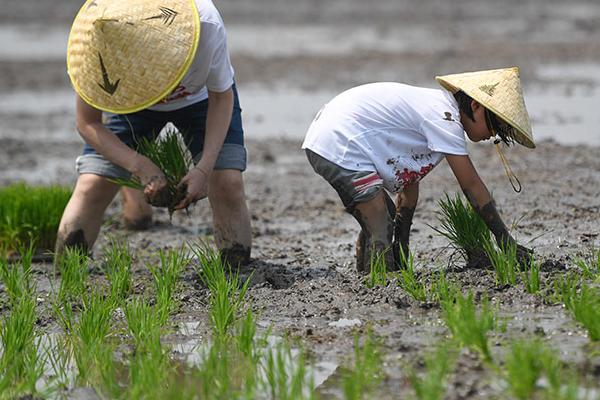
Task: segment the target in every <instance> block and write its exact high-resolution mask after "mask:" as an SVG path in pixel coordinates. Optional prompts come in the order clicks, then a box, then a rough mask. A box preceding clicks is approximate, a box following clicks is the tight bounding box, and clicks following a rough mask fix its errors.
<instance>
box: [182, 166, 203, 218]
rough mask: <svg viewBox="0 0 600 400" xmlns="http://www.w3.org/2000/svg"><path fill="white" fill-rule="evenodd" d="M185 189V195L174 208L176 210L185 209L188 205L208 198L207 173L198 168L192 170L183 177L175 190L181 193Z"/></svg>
mask: <svg viewBox="0 0 600 400" xmlns="http://www.w3.org/2000/svg"><path fill="white" fill-rule="evenodd" d="M186 187H187V192H186V195H185V197H184V198H183V200H181V201H180V202H179V204H177V205H176V206H175V209H176V210H181V209H182V208H186V207H188V206H189V205H190V204H192V203H195V202H196V201H198V200H202V199H203V198H205V197H206V196H208V173H207V172H206V171H204V170H203V169H201V168H198V167H196V168H192V169H191V170H190V172H188V174H187V175H186V176H184V177H183V179H182V180H181V182H180V183H179V185H178V186H177V189H178V190H182V191H183V190H185V188H186Z"/></svg>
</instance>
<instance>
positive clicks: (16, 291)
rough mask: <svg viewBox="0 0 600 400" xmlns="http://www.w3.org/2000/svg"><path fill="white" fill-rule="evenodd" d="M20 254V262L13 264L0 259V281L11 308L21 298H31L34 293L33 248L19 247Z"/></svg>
mask: <svg viewBox="0 0 600 400" xmlns="http://www.w3.org/2000/svg"><path fill="white" fill-rule="evenodd" d="M20 254H21V257H20V262H18V263H15V264H10V263H9V262H8V260H7V259H5V258H0V280H2V283H3V284H4V290H5V291H6V293H7V294H8V299H9V302H10V303H11V305H12V306H13V307H14V306H15V305H16V304H17V302H18V301H19V300H20V299H21V298H23V297H25V296H32V295H33V292H34V291H35V287H34V285H33V284H32V281H31V260H32V256H33V246H29V247H27V248H24V247H21V249H20Z"/></svg>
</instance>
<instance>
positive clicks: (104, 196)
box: [55, 174, 119, 257]
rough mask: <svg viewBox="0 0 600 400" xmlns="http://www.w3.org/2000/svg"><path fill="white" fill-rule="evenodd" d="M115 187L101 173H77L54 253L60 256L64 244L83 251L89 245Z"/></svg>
mask: <svg viewBox="0 0 600 400" xmlns="http://www.w3.org/2000/svg"><path fill="white" fill-rule="evenodd" d="M118 189H119V187H118V186H117V185H115V184H114V183H110V182H108V181H107V180H106V179H105V178H103V177H101V176H98V175H92V174H82V175H80V176H79V178H78V179H77V183H76V184H75V189H74V190H73V195H72V196H71V199H69V202H68V203H67V207H66V208H65V211H64V213H63V215H62V218H61V220H60V225H59V227H58V235H57V240H56V246H55V257H60V255H61V254H62V253H63V252H64V250H65V248H67V247H71V248H79V249H82V250H84V251H90V250H91V249H92V246H93V245H94V242H95V241H96V238H97V237H98V232H100V226H101V225H102V217H103V216H104V211H105V210H106V207H108V205H109V204H110V202H111V201H112V199H113V198H114V197H115V194H116V193H117V190H118Z"/></svg>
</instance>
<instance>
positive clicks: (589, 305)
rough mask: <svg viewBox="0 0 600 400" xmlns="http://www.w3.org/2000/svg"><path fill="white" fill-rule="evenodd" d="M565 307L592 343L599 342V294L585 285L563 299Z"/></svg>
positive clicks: (596, 290) (596, 289)
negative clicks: (585, 331) (583, 328)
mask: <svg viewBox="0 0 600 400" xmlns="http://www.w3.org/2000/svg"><path fill="white" fill-rule="evenodd" d="M563 301H564V303H565V306H566V307H567V309H568V310H569V311H570V312H571V313H572V314H573V317H574V318H575V320H577V322H579V323H580V324H581V325H583V326H584V327H585V328H586V330H587V332H588V335H589V337H590V339H591V340H593V341H599V340H600V292H599V290H598V288H595V287H592V286H589V285H587V284H585V283H583V284H582V285H581V289H580V290H579V292H576V293H572V292H571V293H570V295H568V296H567V297H564V298H563Z"/></svg>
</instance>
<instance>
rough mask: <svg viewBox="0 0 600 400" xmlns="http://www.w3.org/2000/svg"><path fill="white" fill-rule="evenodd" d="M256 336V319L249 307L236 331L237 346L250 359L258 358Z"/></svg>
mask: <svg viewBox="0 0 600 400" xmlns="http://www.w3.org/2000/svg"><path fill="white" fill-rule="evenodd" d="M255 337H256V320H255V317H254V313H253V312H252V309H251V308H249V309H248V310H247V311H246V313H245V315H243V316H242V317H241V318H240V319H239V320H238V322H237V325H236V331H235V335H234V338H235V343H236V348H237V350H238V351H239V352H240V354H242V355H243V356H244V358H246V359H248V360H253V361H255V360H257V358H258V355H259V354H258V352H257V351H256V346H255V343H254V339H255Z"/></svg>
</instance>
